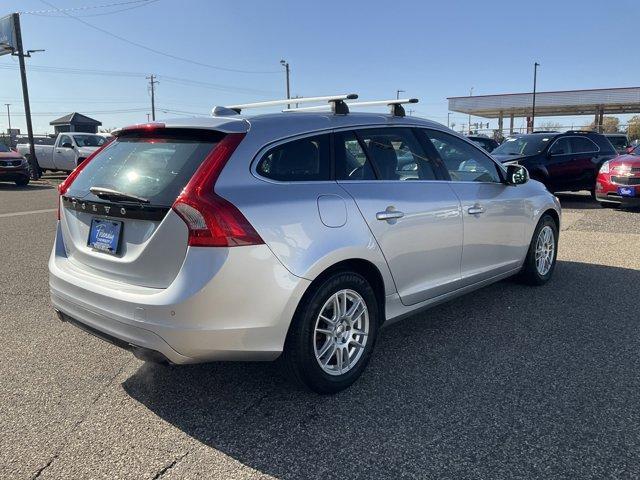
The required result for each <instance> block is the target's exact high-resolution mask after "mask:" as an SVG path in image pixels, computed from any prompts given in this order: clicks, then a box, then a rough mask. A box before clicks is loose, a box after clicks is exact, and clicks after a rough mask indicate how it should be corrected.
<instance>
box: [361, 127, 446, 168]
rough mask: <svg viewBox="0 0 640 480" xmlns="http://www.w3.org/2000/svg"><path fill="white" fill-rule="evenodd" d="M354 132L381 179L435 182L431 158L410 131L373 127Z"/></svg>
mask: <svg viewBox="0 0 640 480" xmlns="http://www.w3.org/2000/svg"><path fill="white" fill-rule="evenodd" d="M356 133H357V135H358V137H359V138H360V140H361V141H362V143H363V144H364V145H365V148H366V150H367V155H368V158H369V159H371V162H373V165H374V168H375V170H376V172H377V174H378V178H379V179H380V180H435V179H436V175H435V169H434V167H433V163H432V159H430V158H428V157H427V155H426V153H425V151H424V149H423V148H422V146H421V145H420V143H419V142H418V139H417V138H416V136H415V134H414V133H413V131H412V130H411V129H409V128H372V129H365V130H358V131H357V132H356Z"/></svg>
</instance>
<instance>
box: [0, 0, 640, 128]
mask: <svg viewBox="0 0 640 480" xmlns="http://www.w3.org/2000/svg"><path fill="white" fill-rule="evenodd" d="M122 1H124V0H47V2H48V3H51V4H53V5H55V7H57V8H61V9H67V8H78V7H86V6H96V5H104V4H108V3H119V2H122ZM0 6H1V11H0V15H3V14H5V13H7V14H8V13H11V12H13V11H22V12H29V11H38V10H51V6H49V5H47V4H46V3H45V2H43V1H42V0H19V1H18V0H8V1H7V0H5V1H3V2H2V3H1V4H0ZM126 7H127V5H123V6H119V7H112V8H110V9H104V8H99V9H87V10H73V11H71V12H69V13H71V14H73V15H75V16H78V17H81V19H82V20H83V21H85V22H89V23H91V24H93V25H95V26H97V27H99V28H101V29H104V30H107V31H109V32H112V33H114V34H116V35H118V36H121V37H124V38H126V39H127V40H130V41H133V42H136V43H139V44H143V45H145V46H148V47H150V48H152V49H155V50H158V51H162V52H166V53H169V54H172V55H176V56H179V57H184V58H187V59H191V60H194V61H198V62H202V63H206V64H209V65H213V66H219V67H222V68H226V69H236V70H249V71H254V72H256V71H257V72H270V73H240V72H230V71H225V70H219V69H215V68H210V67H205V66H199V65H195V64H193V63H188V62H183V61H179V60H176V59H172V58H168V57H166V56H163V55H159V54H156V53H152V52H150V51H148V50H145V49H142V48H139V47H136V46H133V45H131V44H128V43H125V42H123V41H121V40H118V39H116V38H114V37H111V36H109V35H107V34H105V33H103V32H100V31H96V30H95V29H92V28H90V27H88V26H86V25H85V24H83V23H81V22H79V21H77V20H74V19H71V18H68V17H66V16H64V15H61V14H56V13H45V14H26V13H25V14H23V15H22V30H23V37H24V42H25V47H26V48H29V49H39V48H44V49H46V52H43V53H37V54H34V56H33V58H32V59H30V60H28V68H29V67H34V68H30V69H29V70H28V75H29V86H30V93H31V109H32V111H33V112H34V117H33V122H34V130H35V131H36V133H46V132H51V131H52V127H50V126H49V121H51V120H53V119H54V118H57V117H58V116H61V115H62V114H64V113H67V112H71V111H79V112H81V113H86V114H88V115H90V116H92V117H94V118H97V119H99V120H101V121H102V122H103V124H104V126H105V127H116V126H121V125H123V124H128V123H135V122H141V121H146V118H147V117H146V113H148V112H149V111H150V106H149V104H150V96H149V93H148V88H147V80H145V75H149V74H151V73H154V74H157V75H159V81H160V84H159V85H158V88H157V105H158V117H159V118H163V117H167V118H168V117H176V116H180V115H183V114H186V113H185V112H193V113H198V114H203V115H206V114H208V112H209V111H210V109H211V107H212V106H214V105H217V104H228V103H237V102H250V101H259V100H268V99H273V98H283V97H284V96H285V95H284V74H283V71H282V67H281V66H280V65H279V61H280V59H281V58H285V59H287V60H288V61H289V62H290V64H291V69H292V78H291V81H292V94H293V95H296V94H297V95H303V96H315V95H326V94H333V93H349V92H356V93H358V94H360V98H361V99H363V100H365V99H382V98H389V97H393V96H395V91H396V89H402V90H406V92H407V93H406V95H408V96H413V97H418V98H420V103H419V104H418V105H417V106H416V107H415V110H416V113H415V114H416V115H420V116H424V117H427V118H431V119H434V120H436V121H439V122H442V123H446V121H447V102H446V97H448V96H461V95H467V94H468V93H469V89H470V88H471V87H473V91H474V95H482V94H491V93H510V92H521V91H530V90H531V87H532V73H533V62H534V61H538V62H540V63H541V64H542V66H541V67H540V69H539V76H538V89H539V91H544V90H567V89H580V88H605V87H622V86H637V85H638V84H640V79H639V77H640V63H638V62H637V60H636V58H635V55H636V53H637V25H638V18H639V17H640V15H639V14H640V4H639V3H638V2H637V0H610V1H608V2H602V1H598V0H590V1H584V0H583V1H572V0H569V1H559V0H555V1H546V0H544V1H532V2H526V3H525V2H518V1H513V0H511V1H502V0H499V1H485V2H477V1H474V2H467V1H448V2H429V1H398V0H396V1H393V2H390V1H377V0H369V1H361V0H353V1H337V0H325V1H322V2H319V1H316V2H310V1H309V2H307V1H302V0H299V1H284V0H262V1H260V0H243V1H231V0H183V1H181V2H176V1H172V0H158V1H155V2H151V3H149V4H148V5H146V6H142V7H140V8H134V9H129V10H126V11H120V12H119V13H114V14H110V15H105V13H108V12H112V11H114V10H122V9H123V8H126ZM98 13H99V14H100V15H97V16H96V14H98ZM46 67H54V69H55V71H52V70H53V69H51V68H46ZM74 69H76V70H74ZM77 69H80V70H83V72H82V73H72V72H70V71H69V70H72V71H76V72H77ZM85 70H100V71H109V72H110V73H101V74H87V72H84V71H85ZM184 80H187V82H185V81H184ZM0 103H2V104H4V103H11V104H12V107H11V108H12V111H13V112H14V115H13V116H12V126H13V127H14V128H15V127H18V128H22V129H24V128H25V124H24V116H23V115H20V112H22V111H23V108H22V104H21V89H20V80H19V75H18V70H17V59H16V58H13V57H11V56H3V57H0ZM2 107H3V108H4V106H3V105H2ZM114 111H116V112H114ZM164 111H167V113H164ZM0 112H2V110H0ZM175 112H180V113H175ZM545 120H547V119H541V120H538V121H537V124H540V123H541V122H544V121H545ZM549 120H552V121H558V122H560V123H562V124H565V125H571V124H572V123H574V124H575V125H576V126H579V125H583V124H585V123H587V121H591V117H588V118H582V119H580V118H575V117H574V118H568V119H549ZM452 121H453V122H455V123H456V124H458V125H461V124H462V123H464V122H466V121H467V119H466V115H461V114H452ZM484 121H486V120H484ZM521 123H522V121H521V120H517V122H516V126H520V124H521ZM492 125H495V122H492ZM0 128H1V129H2V130H5V129H6V128H7V119H6V115H2V114H0Z"/></svg>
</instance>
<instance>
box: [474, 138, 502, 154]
mask: <svg viewBox="0 0 640 480" xmlns="http://www.w3.org/2000/svg"><path fill="white" fill-rule="evenodd" d="M467 138H468V139H469V140H471V141H472V142H473V143H475V144H476V145H479V146H481V147H482V148H484V149H485V150H486V151H487V152H493V151H494V150H495V149H496V148H498V146H499V145H500V144H499V143H498V142H497V141H496V140H494V139H493V138H489V137H483V136H482V135H469V136H467Z"/></svg>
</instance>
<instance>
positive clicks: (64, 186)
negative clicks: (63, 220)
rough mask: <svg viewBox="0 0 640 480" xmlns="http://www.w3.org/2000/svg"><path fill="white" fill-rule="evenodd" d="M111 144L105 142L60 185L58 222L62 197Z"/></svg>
mask: <svg viewBox="0 0 640 480" xmlns="http://www.w3.org/2000/svg"><path fill="white" fill-rule="evenodd" d="M110 143H111V142H105V143H104V144H103V145H102V146H101V147H100V148H98V149H97V150H96V151H95V152H93V153H92V154H91V155H89V156H88V157H87V158H86V159H85V160H84V162H82V163H81V164H80V165H78V166H77V167H76V168H75V169H74V170H73V171H72V172H71V173H70V174H69V175H67V178H65V179H64V182H62V183H61V184H60V185H58V220H60V197H61V196H62V195H64V194H65V193H67V190H69V187H70V186H71V184H72V183H73V181H74V180H75V179H76V177H77V176H78V175H79V174H80V172H81V171H82V170H84V167H86V166H87V164H88V163H89V162H90V161H91V160H93V158H94V157H95V156H96V155H98V153H100V152H101V151H102V150H103V149H104V148H105V147H107V146H108V145H110Z"/></svg>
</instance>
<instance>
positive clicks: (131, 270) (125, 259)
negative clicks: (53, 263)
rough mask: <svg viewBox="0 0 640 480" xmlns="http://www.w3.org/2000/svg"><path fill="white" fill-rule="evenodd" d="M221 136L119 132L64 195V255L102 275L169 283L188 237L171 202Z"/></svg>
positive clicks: (177, 131)
mask: <svg viewBox="0 0 640 480" xmlns="http://www.w3.org/2000/svg"><path fill="white" fill-rule="evenodd" d="M224 136H225V134H224V133H221V132H217V131H211V130H191V129H171V128H158V129H152V130H145V129H134V130H127V131H124V132H122V133H121V134H120V135H119V136H118V138H117V139H116V140H115V141H114V142H112V143H111V144H110V145H108V146H107V147H105V148H104V149H103V150H101V151H100V152H98V154H97V155H96V156H95V157H93V158H92V159H91V160H90V161H89V162H88V163H87V164H86V165H85V166H84V168H83V169H82V170H81V171H80V173H79V174H78V176H77V177H76V178H75V179H74V180H73V181H72V183H71V185H70V186H69V187H68V189H67V190H66V192H64V193H63V195H62V199H61V205H62V211H61V216H60V227H61V230H62V235H63V239H64V244H65V250H66V253H67V257H68V259H69V261H70V262H72V263H73V265H74V266H75V267H76V268H78V269H81V270H82V271H85V272H86V273H88V274H90V275H95V276H98V277H101V278H108V279H110V280H115V281H121V282H125V283H128V284H134V285H140V286H146V287H154V288H166V287H168V286H169V285H170V284H171V282H172V281H173V280H174V279H175V277H176V275H177V274H178V272H179V270H180V267H181V265H182V263H183V261H184V257H185V255H186V251H187V245H188V236H189V231H188V228H187V226H186V224H185V223H184V221H183V220H182V219H181V218H180V216H178V214H177V213H176V212H175V211H174V210H172V209H171V206H172V205H173V203H174V201H175V200H176V198H177V197H178V195H179V194H180V193H181V191H182V190H183V189H184V187H185V186H186V185H187V183H188V182H189V180H190V179H191V177H192V176H193V174H194V173H195V171H196V170H197V169H198V167H199V166H200V165H201V163H202V162H203V161H204V160H205V158H206V157H207V156H208V155H209V154H210V153H211V152H212V151H213V150H214V149H215V148H216V145H217V144H218V143H219V142H220V140H221V139H222V138H223V137H224Z"/></svg>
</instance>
